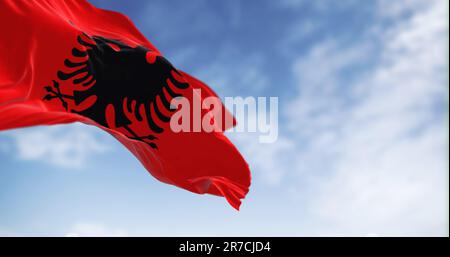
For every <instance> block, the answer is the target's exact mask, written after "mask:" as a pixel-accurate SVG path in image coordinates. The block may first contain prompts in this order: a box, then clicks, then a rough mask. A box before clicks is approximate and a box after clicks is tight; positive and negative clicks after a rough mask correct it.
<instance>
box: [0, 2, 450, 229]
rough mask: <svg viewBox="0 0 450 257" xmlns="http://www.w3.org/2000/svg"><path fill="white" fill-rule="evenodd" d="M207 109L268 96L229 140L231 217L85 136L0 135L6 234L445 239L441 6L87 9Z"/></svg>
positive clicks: (81, 128) (1, 218)
mask: <svg viewBox="0 0 450 257" xmlns="http://www.w3.org/2000/svg"><path fill="white" fill-rule="evenodd" d="M91 2H92V3H93V4H94V5H96V6H97V7H100V8H105V9H110V10H115V11H119V12H122V13H124V14H126V15H127V16H128V17H130V19H131V20H132V21H133V22H134V24H135V25H136V26H137V28H139V29H140V31H141V32H142V33H143V34H144V35H145V36H146V37H147V38H148V39H149V40H150V41H151V42H152V43H153V44H154V45H155V46H156V47H157V48H158V49H159V50H160V51H161V52H162V53H163V54H164V55H165V56H166V57H167V59H169V60H170V61H171V62H172V63H173V64H174V65H175V66H176V67H177V68H179V69H181V70H183V71H186V72H188V73H190V74H192V75H194V76H196V77H198V78H200V79H201V80H203V81H204V82H206V83H208V84H209V85H210V86H211V87H212V88H213V89H214V90H215V91H216V92H217V93H218V94H219V96H222V97H225V96H233V97H236V96H242V97H247V96H254V97H258V96H265V97H269V96H271V97H278V98H279V101H278V102H279V125H278V126H279V136H278V140H277V141H276V142H274V143H271V144H263V143H260V142H259V141H258V133H228V134H227V136H228V137H229V138H230V139H231V140H232V141H233V142H234V143H235V144H236V146H237V147H238V149H239V150H240V151H241V153H242V154H243V156H244V158H245V159H246V160H247V162H248V163H249V165H250V169H251V171H252V186H251V188H250V192H249V194H248V196H247V198H246V199H245V200H244V201H243V204H242V206H241V210H240V211H239V212H237V211H236V210H234V209H233V208H231V207H230V206H229V205H228V204H227V203H226V201H225V200H224V199H223V198H220V197H215V196H208V195H197V194H193V193H190V192H187V191H185V190H182V189H179V188H176V187H174V186H170V185H167V184H163V183H161V182H159V181H157V180H156V179H154V178H153V177H152V176H151V175H149V173H148V172H147V171H146V170H145V169H144V168H143V167H142V165H141V164H140V163H139V162H138V161H137V160H136V159H135V158H134V156H133V155H132V154H131V153H130V152H128V151H127V150H126V149H125V148H124V147H123V146H122V145H121V144H119V143H118V142H117V141H116V140H115V139H114V138H113V137H112V136H110V135H108V134H107V133H105V132H103V131H101V130H99V129H97V128H95V127H90V126H87V125H82V124H71V125H58V126H48V127H32V128H26V129H17V130H11V131H2V132H0V235H3V236H448V235H449V171H448V164H449V161H448V148H449V145H448V142H449V137H448V135H449V134H448V103H449V102H448V101H449V87H448V82H449V81H448V79H449V77H448V54H449V52H448V40H449V30H448V28H449V24H448V1H441V0H398V1H388V0H370V1H355V0H343V1H331V0H317V1H304V0H281V1H269V0H266V1H261V0H245V1H244V0H229V1H218V0H209V1H207V0H191V1H181V0H179V1H178V0H177V1H176V0H170V1H159V0H158V1H154V0H152V1H125V0H120V1H107V0H95V1H91Z"/></svg>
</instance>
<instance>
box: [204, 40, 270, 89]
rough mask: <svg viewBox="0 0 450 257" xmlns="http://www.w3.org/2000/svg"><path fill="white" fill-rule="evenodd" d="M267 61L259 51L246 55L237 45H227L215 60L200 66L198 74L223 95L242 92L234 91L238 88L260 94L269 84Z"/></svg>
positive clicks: (221, 49)
mask: <svg viewBox="0 0 450 257" xmlns="http://www.w3.org/2000/svg"><path fill="white" fill-rule="evenodd" d="M265 61H266V59H265V58H264V57H263V56H262V55H261V54H259V53H257V54H247V55H245V54H242V53H241V52H240V51H239V50H238V49H237V48H236V47H233V46H230V45H225V46H223V47H221V48H220V50H219V51H218V52H217V57H216V58H214V61H212V62H210V63H208V65H207V66H203V67H200V69H199V70H198V72H197V74H196V76H197V77H199V78H201V79H202V81H204V82H205V83H207V84H208V85H210V86H211V87H212V88H214V90H215V91H217V92H218V94H219V95H222V96H233V95H239V94H242V92H235V91H232V90H236V89H237V88H240V89H243V90H247V91H250V90H251V91H252V92H254V93H255V94H258V93H260V92H261V91H262V90H264V89H266V88H267V86H268V85H269V78H268V77H267V74H266V73H264V69H263V65H264V62H265Z"/></svg>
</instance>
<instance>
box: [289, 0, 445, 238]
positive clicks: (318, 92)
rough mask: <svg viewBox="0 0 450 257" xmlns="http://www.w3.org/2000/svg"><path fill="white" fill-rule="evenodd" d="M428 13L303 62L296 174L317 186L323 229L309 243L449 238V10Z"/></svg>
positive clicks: (329, 46)
mask: <svg viewBox="0 0 450 257" xmlns="http://www.w3.org/2000/svg"><path fill="white" fill-rule="evenodd" d="M427 3H428V4H427V6H423V5H421V4H418V5H406V7H405V8H408V10H410V11H411V12H413V15H411V16H410V17H407V18H405V17H404V16H400V17H397V16H395V15H389V19H392V18H393V17H394V18H395V19H394V20H393V25H391V26H390V27H389V28H388V29H385V28H383V27H382V25H378V24H377V25H376V26H380V27H378V28H375V29H374V30H373V31H370V32H368V33H372V34H369V35H367V37H366V36H365V37H363V39H362V40H361V41H358V42H355V43H354V44H353V45H348V43H346V44H344V43H341V42H339V41H337V40H334V41H329V40H327V41H325V42H323V43H321V44H319V45H318V46H317V47H315V48H314V49H312V50H311V51H310V52H309V54H308V55H307V56H306V57H305V56H302V57H300V58H299V59H298V60H297V61H296V62H295V64H294V72H295V73H296V74H297V75H298V83H299V89H300V90H299V95H298V97H297V99H296V100H294V101H293V102H292V104H291V106H290V107H289V109H290V110H292V109H293V108H295V110H298V111H296V112H295V113H294V112H291V113H292V114H291V115H290V116H289V117H290V121H291V122H290V125H291V129H292V130H293V133H294V132H295V135H296V139H297V141H298V142H302V145H297V147H298V148H297V149H298V151H297V153H296V154H297V157H296V158H295V161H296V169H295V170H296V171H297V173H298V178H299V179H300V180H303V181H305V180H307V181H310V182H311V183H310V184H309V187H310V189H309V190H310V192H311V193H310V195H311V199H310V203H309V205H308V206H307V208H306V209H307V210H308V212H309V214H310V215H311V221H313V220H314V221H315V222H313V223H314V226H313V225H311V226H313V227H310V228H308V229H307V230H308V231H304V233H309V234H321V235H324V234H325V235H366V234H372V233H376V234H379V235H448V169H447V168H448V166H447V158H448V157H447V155H446V149H448V135H446V128H445V127H444V117H443V115H444V114H443V113H442V112H444V110H443V108H446V106H448V81H447V78H446V77H445V75H444V74H445V73H446V71H447V68H448V67H447V61H446V56H447V54H448V48H446V46H447V45H448V24H446V23H445V22H444V21H446V20H447V19H448V13H447V10H448V7H447V6H445V5H446V4H445V3H444V2H442V1H429V2H427ZM380 6H383V5H380ZM380 8H381V7H380ZM379 12H380V13H381V12H384V10H383V9H380V10H379ZM401 12H402V11H401V10H397V11H396V13H401ZM379 17H380V18H379V19H380V24H382V22H383V21H384V20H383V19H384V17H385V16H384V15H380V16H379ZM376 49H381V50H380V51H379V52H378V51H377V50H376ZM444 52H446V53H447V54H443V53H444ZM374 54H376V57H374ZM373 60H376V61H375V62H374V63H373V64H372V63H369V61H373ZM364 65H367V66H371V65H373V67H372V68H367V69H363V68H361V66H364ZM359 69H362V70H359ZM355 70H356V71H357V72H356V73H357V76H355V75H353V77H352V75H351V72H352V71H355ZM349 74H350V75H349ZM439 112H440V113H439ZM289 166H290V167H291V168H292V166H293V165H292V164H290V165H289ZM294 166H295V165H294ZM303 184H304V183H303ZM293 187H294V188H295V187H296V186H295V185H293ZM292 191H293V192H295V193H305V192H306V191H302V190H292Z"/></svg>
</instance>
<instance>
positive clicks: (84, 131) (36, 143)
mask: <svg viewBox="0 0 450 257" xmlns="http://www.w3.org/2000/svg"><path fill="white" fill-rule="evenodd" d="M93 129H95V128H92V130H90V129H88V127H87V126H86V125H81V124H72V125H59V126H48V127H33V128H26V129H20V130H13V131H9V132H6V133H5V135H7V137H8V138H9V139H10V140H8V141H6V140H2V142H3V143H4V144H5V142H8V144H5V145H9V146H8V147H7V148H8V149H10V150H9V152H10V154H12V155H15V157H17V158H18V159H21V160H27V161H41V162H45V163H48V164H51V165H55V166H58V167H63V168H81V167H83V165H84V164H85V163H86V161H87V159H88V158H89V157H90V156H92V155H95V154H101V153H104V152H106V151H107V150H108V146H107V144H106V141H105V140H106V135H100V133H99V132H93Z"/></svg>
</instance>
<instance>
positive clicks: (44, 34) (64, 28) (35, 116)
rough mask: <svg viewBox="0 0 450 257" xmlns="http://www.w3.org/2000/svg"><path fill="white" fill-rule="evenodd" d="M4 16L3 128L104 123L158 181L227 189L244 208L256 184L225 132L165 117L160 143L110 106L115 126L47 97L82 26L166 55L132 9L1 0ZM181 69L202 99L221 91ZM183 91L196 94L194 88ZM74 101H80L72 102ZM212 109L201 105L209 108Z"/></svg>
mask: <svg viewBox="0 0 450 257" xmlns="http://www.w3.org/2000/svg"><path fill="white" fill-rule="evenodd" d="M0 23H1V24H2V25H1V26H0V37H1V40H0V130H6V129H12V128H19V127H26V126H34V125H53V124H62V123H71V122H83V123H85V124H89V125H93V126H97V127H99V128H101V129H103V130H105V131H107V132H108V133H110V134H112V135H113V136H114V137H115V138H117V140H119V141H120V142H121V143H122V144H123V145H124V146H125V147H127V148H128V149H129V150H130V151H131V152H132V153H133V154H134V155H135V156H136V158H138V159H139V160H140V161H141V163H142V164H143V165H144V167H145V168H146V169H147V170H148V171H149V172H150V173H151V174H152V175H153V176H154V177H156V178H157V179H158V180H160V181H162V182H165V183H168V184H172V185H175V186H178V187H181V188H184V189H186V190H189V191H192V192H195V193H199V194H205V193H207V194H213V195H218V196H224V197H225V198H226V199H227V201H228V202H229V203H230V204H231V205H232V206H233V207H234V208H236V209H239V206H240V204H241V199H243V198H244V197H245V195H246V194H247V192H248V190H249V186H250V171H249V168H248V165H247V163H246V162H245V160H244V159H243V157H242V156H241V154H240V153H239V152H238V150H237V149H236V147H235V146H234V145H233V144H232V143H231V142H230V141H229V140H228V139H227V138H226V137H225V136H224V135H223V133H221V132H213V133H206V132H200V133H174V132H172V131H171V130H170V129H169V127H168V126H169V125H168V123H166V124H160V126H164V132H162V133H161V134H158V135H157V136H158V141H157V142H158V149H153V148H152V147H150V146H149V145H148V144H146V143H144V142H142V141H138V140H134V139H130V135H127V132H126V131H125V130H124V129H123V128H120V127H115V126H114V119H115V114H114V110H113V109H111V108H107V110H105V112H106V116H107V122H108V126H102V125H100V124H99V123H97V122H95V121H94V120H92V119H89V118H87V117H85V116H82V115H79V114H76V113H71V112H69V111H67V110H66V109H65V108H64V107H63V106H61V103H59V102H58V101H44V100H43V97H44V96H45V95H46V91H45V90H44V87H45V86H48V85H51V83H52V81H53V80H54V79H55V77H56V73H57V71H58V70H61V65H62V63H63V62H64V60H65V59H66V58H67V57H68V54H69V53H70V51H71V50H72V48H74V46H75V45H76V40H77V36H79V35H80V34H81V33H86V34H88V35H97V36H102V37H105V38H114V39H118V40H120V41H122V42H125V43H126V44H127V45H130V46H144V47H145V48H147V49H149V50H152V52H151V53H152V55H148V56H147V60H148V61H149V62H153V61H154V60H155V58H156V57H155V56H157V55H160V54H161V53H160V52H159V51H158V50H157V49H156V48H155V47H154V46H153V45H152V44H151V43H150V42H149V41H148V40H147V39H146V38H145V37H144V36H143V35H142V34H141V33H140V32H139V31H138V30H137V29H136V28H135V26H134V25H133V24H132V23H131V21H130V20H129V19H128V18H127V17H126V16H124V15H122V14H120V13H117V12H112V11H106V10H102V9H98V8H96V7H94V6H93V5H91V4H89V3H88V2H86V1H80V0H77V1H75V0H74V1H62V0H60V1H51V0H48V1H44V0H42V1H17V0H2V1H0ZM180 74H181V76H180V77H178V78H177V79H178V80H180V81H184V82H187V83H188V84H189V88H190V89H192V88H201V89H202V98H205V97H208V96H215V93H214V92H213V91H212V90H211V89H210V88H208V87H207V86H206V85H205V84H203V83H202V82H200V81H199V80H197V79H195V78H193V77H191V76H190V75H188V74H186V73H184V72H181V71H180ZM70 83H71V82H65V83H62V84H61V85H60V87H61V90H62V91H66V92H69V91H70V88H76V87H77V85H75V84H70ZM69 84H70V85H69ZM94 86H95V85H94ZM181 94H183V96H185V97H187V98H188V99H189V101H191V102H192V101H193V96H192V90H185V91H182V92H181ZM70 108H73V109H75V108H77V106H76V105H75V104H74V103H72V102H69V109H70ZM222 108H223V109H224V110H225V108H224V107H223V106H222ZM205 113H206V111H202V115H205ZM226 115H231V114H230V113H228V112H226ZM130 126H131V127H132V128H133V129H135V130H137V131H140V132H142V133H145V132H147V130H149V129H148V127H147V126H144V125H143V124H142V122H140V121H139V120H136V119H133V122H132V124H131V125H130Z"/></svg>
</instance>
